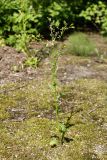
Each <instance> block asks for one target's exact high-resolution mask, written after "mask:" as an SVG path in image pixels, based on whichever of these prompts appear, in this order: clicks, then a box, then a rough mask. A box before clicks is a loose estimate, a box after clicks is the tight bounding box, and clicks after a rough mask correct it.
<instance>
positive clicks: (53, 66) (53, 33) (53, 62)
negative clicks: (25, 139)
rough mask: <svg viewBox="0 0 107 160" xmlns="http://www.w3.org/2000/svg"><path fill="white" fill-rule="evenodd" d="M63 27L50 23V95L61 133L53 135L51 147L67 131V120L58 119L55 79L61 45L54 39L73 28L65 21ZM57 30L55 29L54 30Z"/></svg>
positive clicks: (58, 101)
mask: <svg viewBox="0 0 107 160" xmlns="http://www.w3.org/2000/svg"><path fill="white" fill-rule="evenodd" d="M64 24H65V25H64V27H62V28H61V29H59V28H58V27H56V26H55V25H54V21H52V22H51V23H50V32H51V33H50V36H51V46H52V54H51V85H50V86H51V90H52V95H53V99H54V108H55V114H56V128H57V129H58V131H59V132H60V133H61V137H59V138H58V136H53V137H52V139H51V141H50V145H51V147H54V146H56V145H57V144H58V140H60V143H61V144H63V142H64V136H65V133H66V132H67V125H68V120H67V122H66V123H63V122H60V119H59V111H60V96H61V94H60V93H59V91H58V88H59V85H58V79H57V71H58V58H59V55H60V53H61V47H60V45H59V47H57V49H56V48H55V47H56V46H55V45H56V40H60V39H61V38H62V36H63V34H64V32H65V31H66V30H68V29H69V28H73V26H72V25H71V26H70V27H67V23H66V22H65V23H64ZM56 30H57V31H56Z"/></svg>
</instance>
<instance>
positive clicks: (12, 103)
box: [0, 79, 107, 160]
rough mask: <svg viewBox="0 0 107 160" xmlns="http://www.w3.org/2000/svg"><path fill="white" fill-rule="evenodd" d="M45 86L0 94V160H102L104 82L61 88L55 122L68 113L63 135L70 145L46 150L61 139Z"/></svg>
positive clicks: (16, 87)
mask: <svg viewBox="0 0 107 160" xmlns="http://www.w3.org/2000/svg"><path fill="white" fill-rule="evenodd" d="M49 81H50V80H49ZM49 81H45V80H44V81H41V82H40V81H36V80H35V81H30V82H28V83H25V84H24V85H23V84H21V83H20V84H18V83H17V84H12V85H10V87H9V86H8V87H6V86H4V87H1V88H0V89H1V93H0V107H1V112H0V114H1V117H0V159H6V160H11V159H16V160H29V159H32V160H33V159H34V160H38V159H39V160H56V159H58V160H65V159H66V160H93V159H94V160H106V159H107V136H106V133H107V107H106V106H107V84H106V82H104V81H101V80H97V79H80V80H76V81H72V82H71V83H69V84H68V85H63V86H62V87H61V89H60V92H61V99H60V103H61V110H60V115H59V117H60V120H61V121H63V122H64V121H66V118H67V117H68V116H69V115H70V113H71V112H72V117H71V119H70V124H71V127H70V128H69V129H68V131H67V133H66V135H65V137H66V138H68V139H72V140H71V141H69V142H67V141H66V142H64V144H63V145H61V144H60V143H59V144H58V146H57V147H55V148H51V147H50V145H49V143H50V139H51V136H54V135H58V137H59V138H60V133H58V131H57V129H56V122H55V117H53V114H54V111H53V99H52V94H51V90H50V87H49V83H50V82H49ZM22 86H23V87H22ZM51 109H52V112H50V110H51ZM49 115H50V116H49Z"/></svg>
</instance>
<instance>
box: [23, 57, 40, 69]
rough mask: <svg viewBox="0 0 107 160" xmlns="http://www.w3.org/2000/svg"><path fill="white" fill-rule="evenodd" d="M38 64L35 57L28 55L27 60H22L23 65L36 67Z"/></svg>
mask: <svg viewBox="0 0 107 160" xmlns="http://www.w3.org/2000/svg"><path fill="white" fill-rule="evenodd" d="M37 65H38V59H37V57H28V58H27V60H26V61H25V62H24V66H25V67H33V68H36V67H37Z"/></svg>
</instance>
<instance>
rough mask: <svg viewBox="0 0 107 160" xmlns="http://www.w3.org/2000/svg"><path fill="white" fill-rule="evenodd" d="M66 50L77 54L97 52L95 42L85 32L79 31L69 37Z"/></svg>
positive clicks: (86, 54)
mask: <svg viewBox="0 0 107 160" xmlns="http://www.w3.org/2000/svg"><path fill="white" fill-rule="evenodd" d="M65 51H66V53H70V54H74V55H77V56H91V55H92V54H94V53H95V44H93V42H91V40H90V39H89V38H88V36H87V35H86V34H85V33H81V32H79V33H78V32H77V33H74V34H72V35H70V36H69V37H68V40H67V42H66V49H65Z"/></svg>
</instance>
